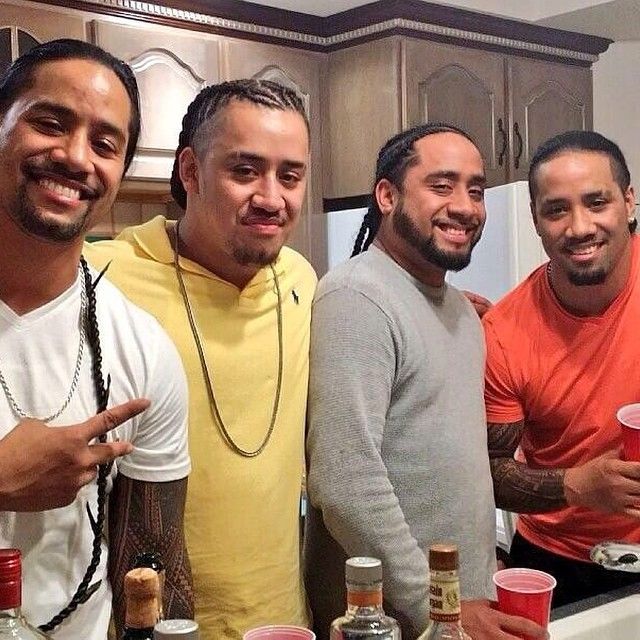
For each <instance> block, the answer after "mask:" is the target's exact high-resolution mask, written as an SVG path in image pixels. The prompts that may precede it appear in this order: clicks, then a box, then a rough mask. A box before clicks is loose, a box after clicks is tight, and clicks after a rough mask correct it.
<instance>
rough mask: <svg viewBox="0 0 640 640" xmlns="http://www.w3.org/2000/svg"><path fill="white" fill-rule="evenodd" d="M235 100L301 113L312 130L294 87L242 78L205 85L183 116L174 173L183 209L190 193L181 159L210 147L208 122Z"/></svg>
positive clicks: (175, 189) (174, 191)
mask: <svg viewBox="0 0 640 640" xmlns="http://www.w3.org/2000/svg"><path fill="white" fill-rule="evenodd" d="M232 100H240V101H244V102H249V103H251V104H255V105H258V106H262V107H266V108H268V109H279V110H281V111H285V110H291V111H295V112H297V113H299V114H300V115H301V116H302V118H303V120H304V123H305V125H306V127H307V132H308V131H309V120H308V118H307V113H306V111H305V108H304V103H303V101H302V98H301V97H300V96H299V95H298V94H297V93H296V92H295V91H294V90H293V89H289V88H288V87H285V86H283V85H281V84H278V83H277V82H272V81H271V80H256V79H241V80H231V81H229V82H221V83H220V84H214V85H211V86H209V87H205V88H204V89H203V90H202V91H201V92H200V93H199V94H198V95H197V96H196V97H195V99H194V100H193V102H192V103H191V104H190V105H189V107H188V109H187V113H186V114H185V116H184V118H183V119H182V131H181V132H180V137H179V139H178V148H177V149H176V156H175V160H174V162H173V171H172V172H171V195H172V196H173V199H174V200H175V201H176V203H177V204H178V205H179V206H180V207H181V208H182V209H186V208H187V192H186V191H185V189H184V186H183V184H182V180H180V164H179V158H180V154H181V153H182V151H183V150H184V149H185V148H187V147H191V148H192V149H194V151H195V152H196V153H198V154H199V153H202V152H203V150H204V149H206V148H207V145H208V142H209V141H208V139H207V133H209V131H208V129H207V128H206V125H207V124H208V123H210V122H211V121H212V120H213V118H214V117H215V115H216V114H217V113H219V112H220V111H221V110H222V108H223V107H225V106H227V105H228V104H229V103H230V102H231V101H232Z"/></svg>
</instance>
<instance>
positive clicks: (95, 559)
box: [40, 256, 111, 633]
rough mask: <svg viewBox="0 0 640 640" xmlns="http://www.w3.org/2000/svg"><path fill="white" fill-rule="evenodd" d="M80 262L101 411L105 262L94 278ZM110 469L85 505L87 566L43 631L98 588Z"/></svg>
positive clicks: (101, 473)
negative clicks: (100, 313) (93, 504)
mask: <svg viewBox="0 0 640 640" xmlns="http://www.w3.org/2000/svg"><path fill="white" fill-rule="evenodd" d="M80 266H81V268H82V274H83V277H84V287H85V290H86V292H87V312H86V315H85V317H84V318H82V319H81V322H84V324H85V334H86V336H87V343H88V345H89V349H90V351H91V356H92V358H91V370H92V377H93V384H94V387H95V393H96V399H97V405H98V411H97V413H101V412H102V411H105V410H106V408H107V403H108V401H109V387H110V386H111V376H107V381H106V384H105V381H104V377H103V375H102V349H101V347H100V331H99V328H98V317H97V314H96V286H97V285H98V282H100V278H102V276H103V275H104V272H105V271H106V270H107V269H108V267H109V265H107V266H106V267H105V268H104V269H103V270H102V271H101V272H100V274H99V275H98V277H97V278H96V280H95V282H93V281H92V279H91V272H90V271H89V267H88V266H87V262H86V260H85V259H84V257H82V256H81V257H80ZM106 439H107V437H106V436H105V435H101V436H100V437H99V440H100V442H106ZM110 470H111V465H110V464H101V465H100V467H99V469H98V479H97V485H98V503H97V516H96V517H95V518H94V517H93V514H92V513H91V509H90V508H89V505H87V514H88V516H89V522H90V523H91V529H92V531H93V543H92V548H91V560H90V562H89V565H88V566H87V570H86V571H85V574H84V577H83V578H82V580H81V581H80V584H79V585H78V588H77V589H76V592H75V593H74V594H73V597H72V598H71V600H70V601H69V604H68V605H67V606H66V607H65V608H64V609H62V611H60V613H58V614H57V615H55V616H53V618H51V620H49V622H47V623H46V624H42V625H40V629H41V630H42V631H43V632H45V633H48V632H50V631H52V630H53V629H55V628H56V627H57V626H58V625H59V624H60V623H61V622H63V621H64V620H66V618H68V617H69V616H70V615H71V614H72V613H73V612H74V611H75V610H76V609H77V608H78V607H79V606H80V605H81V604H83V603H85V602H86V601H87V600H88V599H89V598H90V597H91V596H92V595H93V594H94V593H95V592H96V591H97V590H98V587H100V584H101V580H98V582H94V583H93V584H92V585H91V586H90V585H89V583H90V582H91V579H92V578H93V576H94V575H95V572H96V569H97V568H98V565H99V564H100V556H101V555H102V530H103V528H104V521H105V513H106V501H107V477H108V476H109V472H110Z"/></svg>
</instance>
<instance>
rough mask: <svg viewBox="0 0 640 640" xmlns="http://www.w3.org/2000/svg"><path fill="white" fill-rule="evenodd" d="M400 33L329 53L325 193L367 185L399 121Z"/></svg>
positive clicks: (363, 189) (359, 190)
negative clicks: (378, 157)
mask: <svg viewBox="0 0 640 640" xmlns="http://www.w3.org/2000/svg"><path fill="white" fill-rule="evenodd" d="M400 42H401V41H400V38H397V37H392V38H383V39H382V40H374V41H371V42H367V43H364V44H360V45H356V46H353V47H349V48H348V49H342V50H340V51H335V52H332V53H330V54H329V68H328V74H327V83H326V93H325V107H326V110H325V134H324V147H323V148H324V156H323V160H324V165H325V180H324V185H325V197H326V198H344V197H348V196H357V195H361V194H366V193H369V192H370V191H371V187H372V184H373V179H374V175H375V166H376V157H377V155H378V151H379V149H380V147H381V146H382V145H383V144H384V143H385V141H386V140H387V139H388V138H389V137H391V136H392V135H393V134H394V133H397V132H398V131H400V129H401V126H402V98H401V86H402V79H401V74H400V71H401V65H400V60H401V58H400V48H401V47H400Z"/></svg>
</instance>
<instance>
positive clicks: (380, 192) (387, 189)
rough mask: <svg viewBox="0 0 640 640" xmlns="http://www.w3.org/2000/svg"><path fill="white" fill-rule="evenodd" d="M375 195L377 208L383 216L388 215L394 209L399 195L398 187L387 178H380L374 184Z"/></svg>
mask: <svg viewBox="0 0 640 640" xmlns="http://www.w3.org/2000/svg"><path fill="white" fill-rule="evenodd" d="M375 196H376V202H377V203H378V208H379V209H380V212H381V213H382V215H383V216H388V215H389V214H390V213H392V212H393V211H395V208H396V205H397V204H398V197H399V194H398V188H397V187H396V186H395V185H394V184H392V183H391V182H389V180H387V179H386V178H382V180H380V181H379V182H378V184H376V188H375Z"/></svg>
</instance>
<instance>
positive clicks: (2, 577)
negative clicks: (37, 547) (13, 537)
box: [0, 549, 49, 640]
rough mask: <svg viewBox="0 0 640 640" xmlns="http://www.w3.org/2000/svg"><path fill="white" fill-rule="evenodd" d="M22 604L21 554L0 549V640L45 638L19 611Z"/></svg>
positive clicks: (36, 639)
mask: <svg viewBox="0 0 640 640" xmlns="http://www.w3.org/2000/svg"><path fill="white" fill-rule="evenodd" d="M21 606H22V554H21V553H20V551H19V550H18V549H0V640H43V638H44V639H45V640H46V639H47V638H49V636H47V635H45V634H44V633H42V631H40V630H39V629H36V628H35V627H32V626H31V625H30V624H29V623H28V622H27V621H26V620H25V619H24V616H23V615H22V614H21V613H20V607H21Z"/></svg>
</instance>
